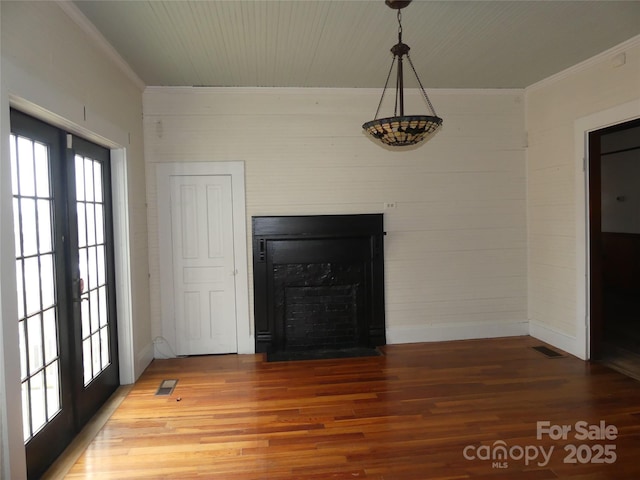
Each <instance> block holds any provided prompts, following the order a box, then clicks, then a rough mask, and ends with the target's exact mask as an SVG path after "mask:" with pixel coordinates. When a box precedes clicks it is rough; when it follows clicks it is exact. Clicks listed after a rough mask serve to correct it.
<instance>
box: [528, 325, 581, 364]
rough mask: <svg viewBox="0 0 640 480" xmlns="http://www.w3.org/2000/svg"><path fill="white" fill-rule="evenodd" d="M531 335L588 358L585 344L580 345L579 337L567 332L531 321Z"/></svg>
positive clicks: (577, 355)
mask: <svg viewBox="0 0 640 480" xmlns="http://www.w3.org/2000/svg"><path fill="white" fill-rule="evenodd" d="M529 335H531V336H532V337H534V338H537V339H538V340H542V341H543V342H546V343H548V344H549V345H553V346H554V347H556V348H559V349H561V350H564V351H565V352H567V353H570V354H571V355H575V356H576V357H578V358H580V359H582V360H586V359H587V352H586V350H585V346H584V345H579V342H578V339H577V338H576V337H573V336H571V335H567V334H566V333H563V332H560V331H558V330H556V329H554V328H551V327H549V326H548V325H544V324H542V323H539V322H534V321H530V322H529Z"/></svg>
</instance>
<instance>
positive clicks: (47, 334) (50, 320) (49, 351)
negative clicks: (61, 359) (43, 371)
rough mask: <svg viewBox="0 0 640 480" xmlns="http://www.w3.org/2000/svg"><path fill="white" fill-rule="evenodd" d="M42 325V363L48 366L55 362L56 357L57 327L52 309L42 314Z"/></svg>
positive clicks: (54, 312)
mask: <svg viewBox="0 0 640 480" xmlns="http://www.w3.org/2000/svg"><path fill="white" fill-rule="evenodd" d="M42 324H43V325H42V326H43V329H44V361H45V363H47V364H49V363H53V362H55V361H56V357H57V356H58V342H57V341H56V340H57V335H56V332H57V331H58V325H57V323H56V311H55V310H54V309H53V308H50V309H49V310H47V311H45V312H44V313H43V314H42Z"/></svg>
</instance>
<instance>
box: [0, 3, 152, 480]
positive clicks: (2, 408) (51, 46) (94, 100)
mask: <svg viewBox="0 0 640 480" xmlns="http://www.w3.org/2000/svg"><path fill="white" fill-rule="evenodd" d="M0 8H1V10H0V12H1V20H2V25H1V45H2V59H1V61H2V63H1V75H2V77H1V78H2V86H1V89H0V106H1V111H0V114H1V124H0V138H1V143H0V145H1V151H0V155H1V156H0V173H1V174H0V224H1V225H3V228H2V229H1V230H0V273H1V275H0V308H1V309H0V327H1V328H0V425H1V426H2V430H1V431H0V456H1V458H2V469H1V470H0V477H2V478H7V479H9V478H10V479H12V480H19V479H22V478H25V476H26V472H25V465H24V444H23V440H22V425H21V419H22V414H21V407H20V405H21V402H20V371H19V370H20V360H19V355H18V341H17V340H18V333H17V321H16V318H17V310H16V288H15V254H14V245H13V234H12V227H10V226H11V225H13V219H12V209H11V204H12V200H11V185H10V170H9V168H10V167H9V140H8V137H9V134H10V126H9V106H10V105H15V106H19V107H20V108H21V109H23V110H26V111H27V112H28V113H32V114H36V115H37V116H41V117H43V118H44V119H46V120H47V121H49V122H50V123H54V124H57V125H59V126H62V127H65V128H68V129H69V130H71V131H73V132H75V133H79V134H80V135H83V136H87V137H89V138H90V139H91V140H94V141H97V142H99V143H103V144H105V145H106V146H109V147H110V148H113V149H114V150H113V158H114V163H115V169H116V170H118V171H117V172H115V175H116V179H117V182H118V185H117V187H116V195H117V198H116V199H115V201H116V202H120V203H121V205H119V206H116V209H119V210H120V213H119V214H118V215H119V218H118V219H117V222H118V225H117V226H116V228H120V229H122V228H124V229H126V231H121V232H120V233H121V234H122V236H123V238H125V239H127V240H128V241H129V246H130V247H129V249H128V250H127V251H126V252H122V251H121V252H119V254H118V255H119V256H120V257H121V258H126V259H128V261H127V262H124V263H127V265H125V267H127V268H129V269H130V278H128V279H126V280H127V281H126V282H125V283H126V284H130V285H131V292H129V294H130V297H131V301H130V304H129V307H130V313H129V314H130V317H131V318H133V319H135V321H134V322H133V325H132V332H131V334H130V335H131V339H130V349H131V352H130V353H131V354H132V356H133V357H134V358H133V363H134V365H133V368H132V371H131V374H130V377H131V378H130V379H129V381H133V380H134V378H135V377H137V375H139V374H140V373H141V372H142V370H143V369H144V368H145V367H146V365H147V364H148V362H149V361H150V360H151V358H152V346H151V329H150V321H149V294H148V273H147V272H148V264H147V261H148V255H147V229H146V208H145V201H146V200H145V194H144V187H145V168H144V161H143V158H144V153H143V135H142V121H141V117H142V91H141V90H142V86H141V85H140V84H139V83H136V82H135V81H134V80H132V79H131V78H130V77H129V76H127V75H125V74H124V73H123V71H122V70H121V69H120V68H119V67H117V66H116V63H114V61H112V59H111V58H110V57H109V56H108V55H107V54H106V53H105V51H103V50H102V49H100V48H98V47H97V46H96V45H97V44H96V42H95V41H94V40H93V39H92V38H91V36H90V35H89V34H88V33H87V32H86V31H85V30H83V29H81V28H80V27H79V26H78V24H77V23H76V22H74V21H73V20H72V19H71V17H70V16H69V14H68V13H66V12H67V11H69V10H68V8H69V7H68V5H67V6H65V8H66V10H65V9H63V8H61V6H60V5H59V4H58V3H56V2H8V1H3V2H0ZM71 13H72V12H71ZM5 226H9V227H8V228H5ZM116 233H118V232H116ZM122 245H123V243H120V244H119V248H120V247H121V246H122ZM121 267H122V265H120V266H119V267H118V268H121ZM120 280H121V281H124V279H123V278H120Z"/></svg>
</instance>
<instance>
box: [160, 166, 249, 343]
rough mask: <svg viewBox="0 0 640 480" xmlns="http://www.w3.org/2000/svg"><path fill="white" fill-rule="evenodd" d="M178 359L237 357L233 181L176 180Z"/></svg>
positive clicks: (173, 212)
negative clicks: (198, 356)
mask: <svg viewBox="0 0 640 480" xmlns="http://www.w3.org/2000/svg"><path fill="white" fill-rule="evenodd" d="M170 185H171V187H170V188H171V235H172V239H173V247H172V248H173V255H172V256H173V272H174V275H173V277H174V278H173V283H174V304H175V312H176V348H177V352H176V353H177V354H178V355H200V354H214V353H233V352H237V336H236V310H235V267H234V255H233V224H232V215H231V212H232V197H231V177H230V176H228V175H208V176H172V177H171V182H170Z"/></svg>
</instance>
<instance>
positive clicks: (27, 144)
mask: <svg viewBox="0 0 640 480" xmlns="http://www.w3.org/2000/svg"><path fill="white" fill-rule="evenodd" d="M34 143H35V142H32V141H31V140H30V139H28V138H24V137H18V152H17V163H18V183H19V193H20V195H21V196H23V197H33V196H34V195H35V193H36V189H35V187H36V182H35V176H34V172H33V144H34Z"/></svg>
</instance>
